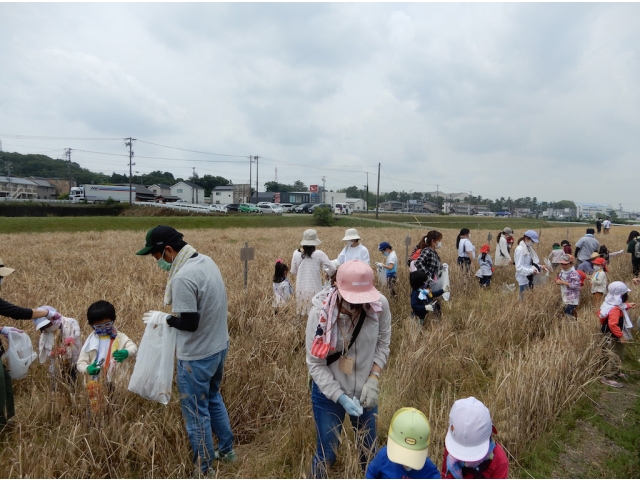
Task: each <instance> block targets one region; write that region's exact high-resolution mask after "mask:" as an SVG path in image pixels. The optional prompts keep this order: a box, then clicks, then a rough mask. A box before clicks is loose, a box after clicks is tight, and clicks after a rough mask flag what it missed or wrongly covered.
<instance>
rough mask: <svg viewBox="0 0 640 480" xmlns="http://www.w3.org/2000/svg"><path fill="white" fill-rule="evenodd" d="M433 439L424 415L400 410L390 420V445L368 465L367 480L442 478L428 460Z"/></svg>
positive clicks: (388, 443)
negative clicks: (382, 479) (383, 479)
mask: <svg viewBox="0 0 640 480" xmlns="http://www.w3.org/2000/svg"><path fill="white" fill-rule="evenodd" d="M430 436H431V427H430V426H429V420H427V417H426V416H425V414H424V413H422V412H421V411H420V410H416V409H415V408H401V409H400V410H398V411H397V412H396V413H394V415H393V418H392V419H391V425H390V426H389V436H388V438H387V446H386V447H382V448H381V449H380V451H379V452H378V454H377V455H376V456H375V458H374V459H373V460H372V461H371V463H370V464H369V467H368V468H367V474H366V478H440V472H439V471H438V468H437V467H436V466H435V465H434V463H433V462H432V461H431V460H430V459H429V458H428V457H427V456H428V454H429V438H430Z"/></svg>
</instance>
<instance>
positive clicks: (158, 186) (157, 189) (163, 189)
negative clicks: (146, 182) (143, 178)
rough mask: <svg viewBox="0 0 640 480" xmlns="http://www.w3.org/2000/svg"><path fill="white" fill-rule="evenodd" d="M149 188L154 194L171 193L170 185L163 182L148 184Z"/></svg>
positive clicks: (164, 194) (165, 194)
mask: <svg viewBox="0 0 640 480" xmlns="http://www.w3.org/2000/svg"><path fill="white" fill-rule="evenodd" d="M149 190H151V191H152V192H153V193H155V194H156V195H163V196H167V195H171V185H167V184H165V183H155V184H153V185H151V186H149Z"/></svg>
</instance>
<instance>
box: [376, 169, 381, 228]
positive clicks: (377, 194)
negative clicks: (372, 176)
mask: <svg viewBox="0 0 640 480" xmlns="http://www.w3.org/2000/svg"><path fill="white" fill-rule="evenodd" d="M379 201H380V164H379V163H378V191H377V193H376V220H377V219H378V202H379Z"/></svg>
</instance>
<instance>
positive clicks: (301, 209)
mask: <svg viewBox="0 0 640 480" xmlns="http://www.w3.org/2000/svg"><path fill="white" fill-rule="evenodd" d="M311 207H313V203H302V204H300V205H298V206H297V207H296V208H295V209H294V210H293V211H294V212H296V213H309V209H310V208H311Z"/></svg>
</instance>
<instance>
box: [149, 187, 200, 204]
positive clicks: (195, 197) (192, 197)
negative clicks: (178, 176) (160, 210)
mask: <svg viewBox="0 0 640 480" xmlns="http://www.w3.org/2000/svg"><path fill="white" fill-rule="evenodd" d="M152 191H153V190H152ZM171 195H173V196H175V197H180V199H182V200H184V201H185V202H189V203H204V188H202V187H201V186H200V185H196V184H195V183H192V182H178V183H176V184H175V185H173V186H171Z"/></svg>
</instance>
